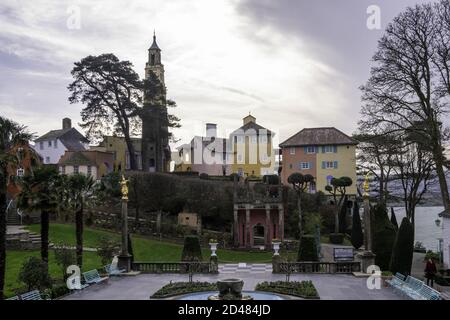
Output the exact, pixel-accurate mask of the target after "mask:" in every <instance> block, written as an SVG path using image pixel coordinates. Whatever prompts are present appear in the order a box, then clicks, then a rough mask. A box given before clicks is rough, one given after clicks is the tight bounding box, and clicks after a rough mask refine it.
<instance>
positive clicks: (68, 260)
mask: <svg viewBox="0 0 450 320" xmlns="http://www.w3.org/2000/svg"><path fill="white" fill-rule="evenodd" d="M53 251H54V252H55V261H56V263H57V264H58V265H59V266H60V267H61V272H62V275H63V277H62V278H63V279H64V280H66V279H67V277H68V276H69V275H68V274H67V273H66V270H67V267H68V266H70V265H73V264H76V261H77V260H76V255H75V251H74V250H72V249H70V248H69V245H67V244H64V243H60V244H58V245H56V246H55V248H54V249H53Z"/></svg>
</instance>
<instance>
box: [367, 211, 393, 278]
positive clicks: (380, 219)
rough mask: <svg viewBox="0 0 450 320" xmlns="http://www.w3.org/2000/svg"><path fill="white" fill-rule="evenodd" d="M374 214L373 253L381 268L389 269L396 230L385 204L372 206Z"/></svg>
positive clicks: (376, 262)
mask: <svg viewBox="0 0 450 320" xmlns="http://www.w3.org/2000/svg"><path fill="white" fill-rule="evenodd" d="M372 215H373V222H374V224H373V229H372V230H373V248H372V249H373V253H374V254H375V255H376V256H375V264H376V265H377V266H379V267H380V269H381V270H388V269H389V263H390V261H391V256H392V248H393V246H394V242H395V237H396V233H397V232H396V230H395V227H394V226H393V225H392V223H391V221H390V220H389V217H388V214H387V209H386V207H385V206H384V205H383V204H377V205H375V206H374V207H373V208H372Z"/></svg>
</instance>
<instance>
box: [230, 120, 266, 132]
mask: <svg viewBox="0 0 450 320" xmlns="http://www.w3.org/2000/svg"><path fill="white" fill-rule="evenodd" d="M250 129H253V130H255V131H256V133H257V134H259V130H266V131H267V134H272V131H270V130H269V129H266V128H264V127H263V126H260V125H259V124H257V123H256V122H253V121H250V122H248V123H246V124H244V125H243V126H242V127H240V128H239V129H236V130H234V131H233V132H232V133H231V135H236V134H241V133H242V131H244V133H245V132H247V130H250Z"/></svg>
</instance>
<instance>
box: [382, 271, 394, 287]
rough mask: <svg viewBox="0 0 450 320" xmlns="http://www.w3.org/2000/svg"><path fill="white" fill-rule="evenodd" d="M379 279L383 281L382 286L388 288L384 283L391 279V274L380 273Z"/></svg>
mask: <svg viewBox="0 0 450 320" xmlns="http://www.w3.org/2000/svg"><path fill="white" fill-rule="evenodd" d="M381 279H382V281H383V286H384V287H388V286H389V285H388V283H387V282H386V281H387V280H391V279H392V272H390V271H383V272H381Z"/></svg>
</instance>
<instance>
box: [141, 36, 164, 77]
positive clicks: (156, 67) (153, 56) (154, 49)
mask: <svg viewBox="0 0 450 320" xmlns="http://www.w3.org/2000/svg"><path fill="white" fill-rule="evenodd" d="M150 71H153V73H154V74H156V76H157V77H158V79H159V81H161V83H162V85H165V83H164V65H163V64H162V63H161V49H160V48H159V47H158V44H157V43H156V34H155V32H154V31H153V43H152V45H151V46H150V48H149V49H148V61H147V63H146V64H145V78H146V79H148V78H149V75H150Z"/></svg>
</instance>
